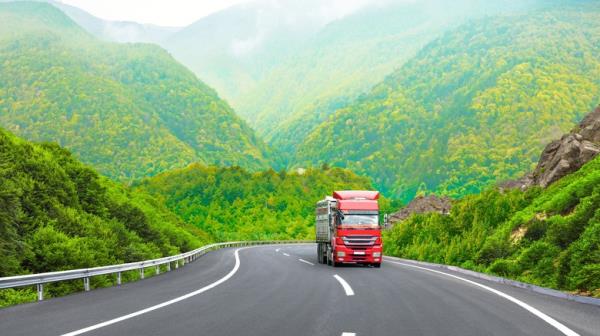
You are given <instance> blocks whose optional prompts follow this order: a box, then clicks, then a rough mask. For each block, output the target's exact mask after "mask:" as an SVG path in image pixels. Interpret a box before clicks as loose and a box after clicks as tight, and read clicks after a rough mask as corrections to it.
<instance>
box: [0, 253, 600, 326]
mask: <svg viewBox="0 0 600 336" xmlns="http://www.w3.org/2000/svg"><path fill="white" fill-rule="evenodd" d="M336 275H337V276H336ZM453 275H454V276H453ZM470 281H472V282H470ZM482 285H483V286H482ZM513 299H514V300H513ZM515 300H516V301H515ZM519 303H523V304H525V305H526V306H527V307H530V308H531V309H532V310H531V309H530V310H527V309H526V308H524V306H523V305H520V304H519ZM532 311H537V312H539V313H540V314H541V315H540V314H535V313H533V312H532ZM344 333H346V334H345V335H352V334H355V335H357V336H358V335H407V336H412V335H444V336H451V335H457V336H458V335H460V336H467V335H477V336H481V335H510V336H518V335H544V336H547V335H548V336H552V335H582V336H583V335H600V307H595V306H591V305H586V304H580V303H575V302H571V301H566V300H562V299H557V298H552V297H547V296H543V295H539V294H535V293H531V292H528V291H525V290H521V289H518V288H514V287H510V286H506V285H502V284H496V283H491V282H487V281H484V280H479V279H471V278H469V277H468V276H465V275H459V274H452V273H451V272H446V271H444V274H442V273H439V271H438V272H435V271H431V270H430V269H422V268H415V267H410V266H407V265H402V264H400V263H396V262H395V261H393V260H389V259H388V260H386V261H385V262H384V263H383V265H382V267H381V268H380V269H375V268H370V267H352V266H351V267H341V268H333V267H330V266H326V265H320V264H318V263H317V261H316V246H315V245H284V246H281V245H279V246H258V247H251V248H245V249H240V250H239V251H238V252H237V253H236V249H223V250H219V251H215V252H211V253H209V254H207V255H205V256H203V257H202V258H200V259H198V260H197V261H195V262H194V263H191V264H188V265H186V266H185V267H183V268H180V269H178V270H174V271H172V272H170V273H165V274H162V275H160V276H156V277H153V278H150V279H146V280H143V281H138V282H134V283H128V284H125V285H123V286H120V287H112V288H104V289H98V290H93V291H91V292H87V293H78V294H74V295H70V296H66V297H62V298H56V299H50V300H46V301H43V302H39V303H31V304H25V305H20V306H15V307H10V308H6V309H2V310H0V335H3V336H8V335H64V334H68V335H194V336H198V335H290V336H292V335H338V336H339V335H344Z"/></svg>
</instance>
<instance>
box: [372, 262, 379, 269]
mask: <svg viewBox="0 0 600 336" xmlns="http://www.w3.org/2000/svg"><path fill="white" fill-rule="evenodd" d="M373 267H375V268H380V267H381V263H377V264H373Z"/></svg>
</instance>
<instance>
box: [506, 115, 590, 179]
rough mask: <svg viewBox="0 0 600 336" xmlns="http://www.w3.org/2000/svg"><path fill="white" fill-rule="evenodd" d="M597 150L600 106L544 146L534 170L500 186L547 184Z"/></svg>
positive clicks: (585, 160) (575, 168)
mask: <svg viewBox="0 0 600 336" xmlns="http://www.w3.org/2000/svg"><path fill="white" fill-rule="evenodd" d="M599 153H600V106H599V107H598V108H596V110H594V111H593V112H591V113H590V114H588V115H587V116H586V117H585V118H584V119H583V121H581V123H580V124H579V125H578V126H577V127H576V128H575V129H574V130H572V131H571V132H570V133H568V134H565V135H563V136H562V137H561V138H560V139H559V140H554V141H552V142H551V143H550V144H548V145H547V146H546V148H545V149H544V151H543V152H542V155H541V157H540V160H539V162H538V164H537V167H536V168H535V170H534V171H533V173H530V174H527V175H525V176H524V177H523V178H521V179H519V180H516V181H508V182H504V183H502V184H501V185H500V187H501V188H504V189H508V188H520V189H526V188H529V187H532V186H540V187H542V188H546V187H548V186H549V185H550V184H552V183H554V182H556V181H557V180H559V179H560V178H562V177H563V176H566V175H568V174H571V173H573V172H575V171H577V170H579V168H581V167H582V166H583V165H584V164H586V163H587V162H589V161H590V160H592V159H593V158H594V157H596V155H598V154H599Z"/></svg>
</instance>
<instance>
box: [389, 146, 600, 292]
mask: <svg viewBox="0 0 600 336" xmlns="http://www.w3.org/2000/svg"><path fill="white" fill-rule="evenodd" d="M385 248H386V253H388V254H390V255H395V256H399V257H403V258H409V259H416V260H423V261H429V262H435V263H443V264H449V265H456V266H460V267H464V268H467V269H472V270H476V271H480V272H487V273H491V274H496V275H500V276H504V277H508V278H512V279H516V280H520V281H524V282H528V283H532V284H536V285H540V286H544V287H551V288H556V289H561V290H565V291H570V292H575V293H578V294H584V295H593V296H596V297H600V157H598V158H596V159H595V160H593V161H591V162H589V163H588V164H587V165H585V166H584V167H583V168H582V169H580V170H579V171H578V172H576V173H574V174H572V175H569V176H567V177H564V178H563V179H561V180H559V181H558V182H556V183H554V184H553V185H551V186H550V187H549V188H548V189H545V190H543V189H541V188H533V189H530V190H527V191H526V192H522V191H520V190H508V191H504V192H503V191H501V190H499V189H497V188H492V189H488V190H486V191H484V192H483V193H481V194H479V195H472V196H467V197H464V198H463V199H461V200H459V201H456V203H455V204H454V206H453V207H452V212H451V214H450V215H448V216H444V215H440V214H426V215H414V216H412V217H410V218H409V219H407V220H405V221H403V222H400V223H398V224H396V225H395V226H394V227H393V228H392V229H391V230H390V231H389V232H386V233H385Z"/></svg>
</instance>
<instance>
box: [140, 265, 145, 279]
mask: <svg viewBox="0 0 600 336" xmlns="http://www.w3.org/2000/svg"><path fill="white" fill-rule="evenodd" d="M143 278H144V266H142V268H140V279H143Z"/></svg>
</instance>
